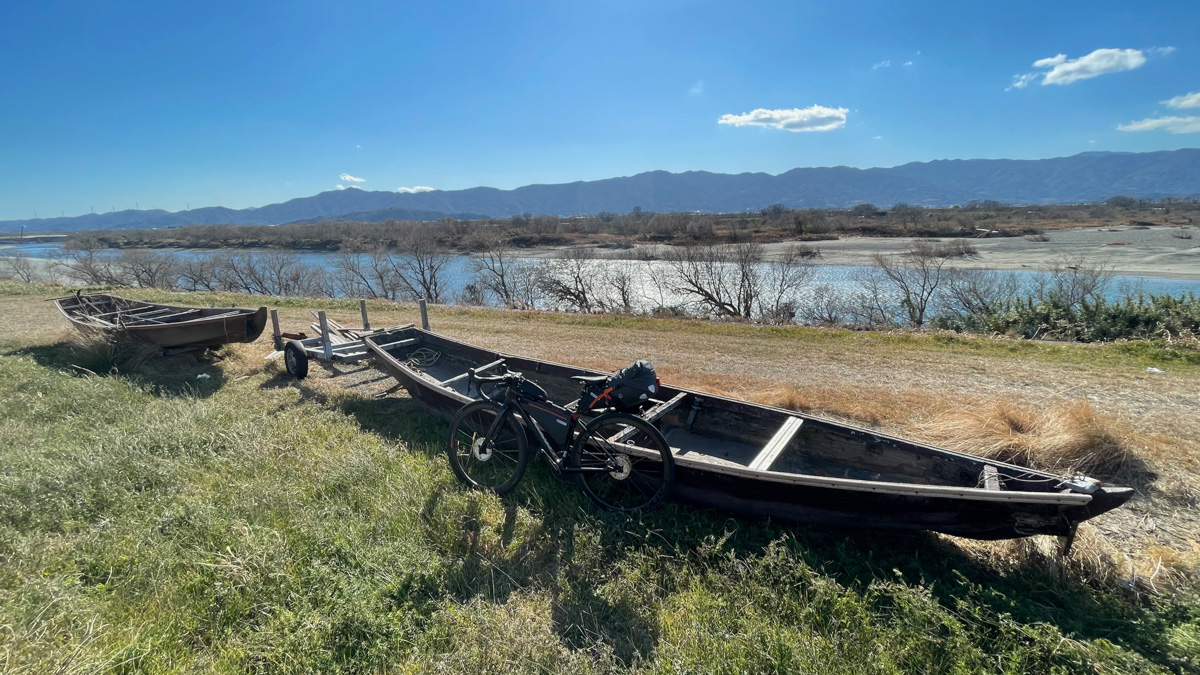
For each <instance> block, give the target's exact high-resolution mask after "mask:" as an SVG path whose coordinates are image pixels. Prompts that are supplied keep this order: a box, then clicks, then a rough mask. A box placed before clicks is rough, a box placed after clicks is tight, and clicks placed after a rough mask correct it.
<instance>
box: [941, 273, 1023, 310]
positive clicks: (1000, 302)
mask: <svg viewBox="0 0 1200 675" xmlns="http://www.w3.org/2000/svg"><path fill="white" fill-rule="evenodd" d="M942 273H943V275H944V278H945V285H944V286H943V289H942V297H941V304H942V306H943V307H944V308H945V311H946V312H947V313H949V314H953V315H957V316H958V317H959V318H961V319H968V318H988V317H991V316H994V315H995V314H996V313H997V312H999V311H1000V310H1001V308H1002V307H1003V306H1004V302H1005V301H1006V300H1008V299H1010V298H1014V297H1016V296H1017V293H1018V292H1019V291H1020V290H1021V282H1020V280H1019V279H1018V278H1017V275H1016V274H1014V273H1012V272H1000V271H997V270H964V269H951V268H947V269H945V270H943V272H942Z"/></svg>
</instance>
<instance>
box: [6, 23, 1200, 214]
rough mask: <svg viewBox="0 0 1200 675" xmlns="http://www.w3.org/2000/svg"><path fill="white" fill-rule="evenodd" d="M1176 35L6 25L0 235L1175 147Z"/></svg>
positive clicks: (1196, 43) (1199, 63) (815, 26)
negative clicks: (795, 171)
mask: <svg viewBox="0 0 1200 675" xmlns="http://www.w3.org/2000/svg"><path fill="white" fill-rule="evenodd" d="M1198 27H1200V3H1197V2H1195V1H1194V0H1189V1H1186V2H1163V1H1159V2H1155V3H1132V2H1095V1H1093V2H1059V3H1046V2H1036V3H1033V2H1028V3H1027V2H1003V3H1000V2H996V3H988V4H983V3H976V2H961V1H957V2H905V3H898V2H886V1H879V2H838V3H833V2H801V1H791V2H760V3H753V2H749V3H729V2H720V3H716V2H650V1H649V0H647V1H644V2H611V1H610V2H582V1H581V2H553V3H551V2H546V3H538V2H519V3H505V2H499V1H493V2H478V3H449V2H446V3H428V2H425V3H411V4H410V3H401V2H347V3H330V2H321V3H315V2H295V1H292V2H237V3H222V2H215V1H210V2H206V3H170V2H145V3H137V2H123V3H112V2H53V1H50V0H46V1H39V2H35V3H17V2H7V3H4V5H3V6H2V7H0V92H3V98H2V99H0V101H2V103H0V219H14V218H30V217H33V215H34V214H35V213H37V214H38V215H39V216H42V217H46V216H58V215H60V214H62V213H65V214H66V215H78V214H82V213H87V212H89V210H91V209H93V208H94V209H95V210H96V211H97V212H101V211H108V210H111V209H112V208H114V207H115V208H116V209H117V210H121V209H125V208H134V207H135V205H137V206H140V207H141V208H143V209H145V208H152V207H156V208H165V209H168V210H179V209H183V208H185V207H186V206H188V205H189V204H190V206H192V207H198V206H212V205H223V206H230V207H235V208H242V207H247V206H260V205H263V204H268V203H272V202H278V201H284V200H286V199H290V198H293V197H300V196H307V195H311V194H314V193H317V192H320V191H324V190H329V189H334V188H335V187H336V186H337V185H339V184H340V185H343V186H352V185H356V186H359V187H362V188H363V189H371V190H396V189H398V188H401V187H407V188H412V187H416V186H427V187H435V188H442V189H456V188H465V187H472V186H476V185H490V186H495V187H500V188H512V187H517V186H520V185H525V184H529V183H557V182H569V181H573V180H591V179H598V178H607V177H611V176H620V175H631V174H634V173H638V172H641V171H648V170H654V169H666V170H669V171H686V170H693V169H696V170H708V171H720V172H742V171H765V172H769V173H779V172H782V171H786V170H788V169H791V168H794V167H797V166H830V165H849V166H857V167H870V166H893V165H896V164H902V163H905V162H910V161H925V160H931V159H940V158H970V157H1008V158H1041V157H1054V156H1062V155H1071V154H1075V153H1078V152H1084V151H1088V150H1112V151H1147V150H1164V149H1176V148H1181V147H1196V146H1200V96H1196V97H1193V98H1190V99H1189V98H1187V96H1186V95H1187V94H1191V93H1197V92H1200V30H1198ZM1098 50H1100V51H1098ZM1060 55H1061V56H1060ZM1035 62H1039V65H1038V66H1037V67H1035V66H1034V63H1035ZM1014 83H1015V84H1017V85H1024V86H1016V87H1014V86H1013V85H1014ZM1172 99H1174V103H1173V104H1171V105H1168V104H1166V103H1164V102H1165V101H1170V100H1172ZM755 111H759V112H757V113H756V112H755ZM1122 127H1123V129H1122ZM353 178H358V179H362V180H361V181H353V180H351V179H353Z"/></svg>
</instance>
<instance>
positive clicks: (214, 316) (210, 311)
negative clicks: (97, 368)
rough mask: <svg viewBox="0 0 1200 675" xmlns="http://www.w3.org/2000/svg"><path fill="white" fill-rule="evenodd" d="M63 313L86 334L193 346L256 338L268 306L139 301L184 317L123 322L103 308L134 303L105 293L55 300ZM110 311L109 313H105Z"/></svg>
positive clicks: (139, 308) (141, 307)
mask: <svg viewBox="0 0 1200 675" xmlns="http://www.w3.org/2000/svg"><path fill="white" fill-rule="evenodd" d="M54 302H55V304H56V305H57V306H58V309H59V311H61V312H62V314H63V316H65V317H66V318H67V320H68V321H70V322H71V325H73V326H75V328H76V329H78V330H79V332H81V333H83V334H85V335H91V336H97V335H116V334H122V333H123V334H125V335H128V336H129V337H132V338H134V339H136V340H139V341H141V342H145V343H147V344H151V345H155V346H158V347H162V348H164V349H179V348H185V347H186V348H192V347H216V346H220V345H223V344H230V343H242V342H254V341H255V340H257V339H258V338H259V336H260V335H262V332H263V330H264V329H265V328H266V325H267V308H266V307H259V308H257V309H251V308H246V307H186V306H175V305H159V304H156V303H140V302H139V303H136V309H132V310H130V311H133V312H153V311H155V310H157V311H158V312H160V313H161V314H160V315H164V316H171V315H172V314H174V315H177V316H182V317H184V318H185V320H180V321H163V322H161V323H142V324H139V323H136V322H130V323H123V322H120V321H110V320H109V319H113V318H115V317H116V316H118V315H116V314H114V313H115V312H116V311H117V310H115V309H114V310H112V311H110V312H107V313H106V312H103V311H100V310H104V309H109V308H114V307H119V306H121V304H122V303H133V302H134V301H129V300H126V299H124V298H119V297H117V296H110V295H104V294H94V295H79V296H68V297H65V298H56V299H55V300H54ZM106 314H107V315H106Z"/></svg>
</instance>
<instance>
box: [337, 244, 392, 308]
mask: <svg viewBox="0 0 1200 675" xmlns="http://www.w3.org/2000/svg"><path fill="white" fill-rule="evenodd" d="M332 267H333V270H332V282H333V285H334V288H335V289H336V290H337V292H338V293H339V294H341V295H344V296H346V297H349V298H362V297H367V298H383V299H387V300H395V299H397V295H398V294H399V292H400V288H401V282H400V279H399V277H398V276H397V274H396V272H395V270H394V267H393V264H392V260H391V257H390V256H389V255H388V254H387V253H386V252H384V251H381V250H375V251H346V252H343V253H340V254H338V255H337V256H335V257H334V258H333V261H332Z"/></svg>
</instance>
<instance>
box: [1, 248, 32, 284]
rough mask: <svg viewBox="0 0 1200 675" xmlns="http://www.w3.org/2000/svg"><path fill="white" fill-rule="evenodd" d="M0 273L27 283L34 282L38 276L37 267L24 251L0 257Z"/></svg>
mask: <svg viewBox="0 0 1200 675" xmlns="http://www.w3.org/2000/svg"><path fill="white" fill-rule="evenodd" d="M0 274H3V275H4V276H5V277H8V278H10V279H15V280H17V281H20V282H21V283H26V284H29V283H33V282H34V281H35V280H36V279H37V277H38V273H37V268H36V267H35V266H34V263H33V262H32V261H31V260H30V259H29V256H27V255H25V253H24V251H17V253H16V255H12V256H9V257H7V258H0Z"/></svg>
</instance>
